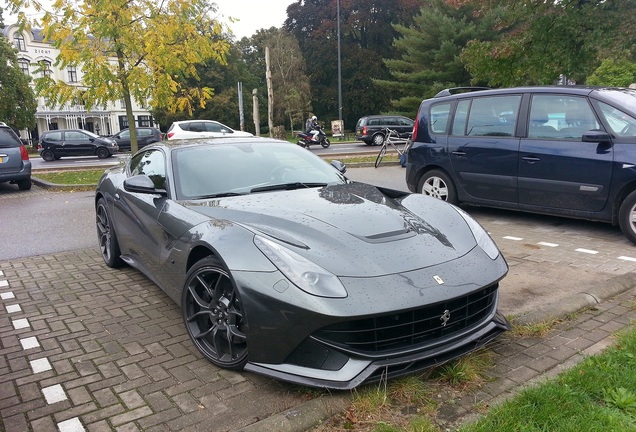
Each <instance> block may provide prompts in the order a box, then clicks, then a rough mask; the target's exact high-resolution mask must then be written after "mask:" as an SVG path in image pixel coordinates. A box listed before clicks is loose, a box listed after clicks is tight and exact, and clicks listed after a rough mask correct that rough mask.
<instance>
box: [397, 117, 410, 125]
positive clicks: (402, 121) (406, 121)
mask: <svg viewBox="0 0 636 432" xmlns="http://www.w3.org/2000/svg"><path fill="white" fill-rule="evenodd" d="M398 124H399V125H400V126H413V120H410V119H407V118H402V117H400V118H399V119H398Z"/></svg>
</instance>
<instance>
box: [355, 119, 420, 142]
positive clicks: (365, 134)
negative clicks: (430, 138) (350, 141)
mask: <svg viewBox="0 0 636 432" xmlns="http://www.w3.org/2000/svg"><path fill="white" fill-rule="evenodd" d="M386 128H389V129H391V130H394V131H396V132H397V133H398V134H399V136H400V138H403V139H408V138H410V137H411V132H412V131H413V120H411V119H410V118H408V117H403V116H397V115H372V116H366V117H362V118H360V119H359V120H358V123H357V124H356V136H355V137H356V139H357V140H359V141H364V142H365V144H366V145H382V143H384V138H385V136H384V135H385V133H386V131H385V129H386Z"/></svg>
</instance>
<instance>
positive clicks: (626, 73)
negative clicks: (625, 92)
mask: <svg viewBox="0 0 636 432" xmlns="http://www.w3.org/2000/svg"><path fill="white" fill-rule="evenodd" d="M586 83H587V84H589V85H600V86H616V87H629V86H630V85H631V84H634V83H636V63H634V62H631V61H629V60H628V59H627V56H625V57H623V58H620V59H616V60H614V59H606V60H603V62H602V63H601V65H600V66H599V67H598V68H597V69H596V70H595V71H594V73H593V74H592V75H590V76H589V77H588V78H587V80H586Z"/></svg>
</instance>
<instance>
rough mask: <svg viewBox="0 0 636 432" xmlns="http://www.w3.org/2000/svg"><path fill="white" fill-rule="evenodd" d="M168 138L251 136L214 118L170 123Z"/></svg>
mask: <svg viewBox="0 0 636 432" xmlns="http://www.w3.org/2000/svg"><path fill="white" fill-rule="evenodd" d="M167 135H168V139H169V140H174V139H188V138H211V137H212V138H214V137H251V136H254V135H253V134H251V133H249V132H242V131H237V130H234V129H232V128H230V127H228V126H225V125H224V124H223V123H219V122H217V121H214V120H184V121H176V122H174V123H172V126H170V129H168V134H167Z"/></svg>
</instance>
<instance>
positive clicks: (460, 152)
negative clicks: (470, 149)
mask: <svg viewBox="0 0 636 432" xmlns="http://www.w3.org/2000/svg"><path fill="white" fill-rule="evenodd" d="M451 154H454V155H455V156H466V152H463V151H452V152H451Z"/></svg>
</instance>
